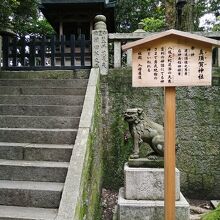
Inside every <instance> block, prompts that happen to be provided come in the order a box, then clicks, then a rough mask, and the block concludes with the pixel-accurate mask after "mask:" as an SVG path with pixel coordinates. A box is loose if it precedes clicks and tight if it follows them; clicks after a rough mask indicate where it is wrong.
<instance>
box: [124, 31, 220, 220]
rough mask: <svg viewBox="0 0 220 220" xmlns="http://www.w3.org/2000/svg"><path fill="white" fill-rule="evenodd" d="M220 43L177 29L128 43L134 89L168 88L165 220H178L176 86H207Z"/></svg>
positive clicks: (165, 105) (166, 92) (165, 104)
mask: <svg viewBox="0 0 220 220" xmlns="http://www.w3.org/2000/svg"><path fill="white" fill-rule="evenodd" d="M213 46H220V42H219V41H216V40H213V39H209V38H205V37H201V36H199V35H194V34H190V33H186V32H182V31H177V30H169V31H165V32H162V33H159V34H155V35H151V36H149V37H146V38H144V39H142V40H138V41H135V42H132V43H128V44H126V45H124V46H123V47H122V49H123V50H128V49H132V56H133V60H132V84H133V87H165V90H164V110H165V119H164V125H165V126H164V127H165V148H164V170H165V172H164V173H165V177H164V178H165V201H164V202H165V212H164V216H165V220H175V219H176V214H175V161H176V155H175V153H176V129H175V127H176V118H175V114H176V113H175V110H176V98H175V97H176V90H175V87H176V86H206V85H211V79H212V77H211V76H212V74H211V72H212V47H213Z"/></svg>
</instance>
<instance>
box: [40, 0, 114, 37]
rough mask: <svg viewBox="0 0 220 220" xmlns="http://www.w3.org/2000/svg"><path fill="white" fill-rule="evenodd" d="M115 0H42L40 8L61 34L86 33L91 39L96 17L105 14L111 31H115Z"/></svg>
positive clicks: (77, 34) (78, 34) (77, 35)
mask: <svg viewBox="0 0 220 220" xmlns="http://www.w3.org/2000/svg"><path fill="white" fill-rule="evenodd" d="M114 8H115V1H113V0H41V4H40V10H41V12H42V13H43V14H44V16H45V17H46V19H47V20H48V22H49V23H50V24H51V25H52V27H53V28H54V30H55V31H56V32H57V34H59V35H66V36H67V37H68V36H70V35H71V34H75V35H76V37H79V36H80V35H81V34H85V36H86V39H90V38H91V37H90V36H91V32H92V29H93V24H94V18H95V16H96V15H98V14H102V15H105V16H106V18H107V27H108V31H109V32H114V29H115V21H114Z"/></svg>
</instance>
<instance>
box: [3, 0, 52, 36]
mask: <svg viewBox="0 0 220 220" xmlns="http://www.w3.org/2000/svg"><path fill="white" fill-rule="evenodd" d="M40 17H42V16H41V14H40V13H39V11H38V0H2V1H0V23H1V28H0V29H1V30H5V29H10V30H12V31H14V32H15V33H17V34H18V35H26V34H30V35H43V34H52V33H53V32H54V31H53V28H52V27H51V26H50V24H49V23H48V22H47V21H46V20H45V19H40Z"/></svg>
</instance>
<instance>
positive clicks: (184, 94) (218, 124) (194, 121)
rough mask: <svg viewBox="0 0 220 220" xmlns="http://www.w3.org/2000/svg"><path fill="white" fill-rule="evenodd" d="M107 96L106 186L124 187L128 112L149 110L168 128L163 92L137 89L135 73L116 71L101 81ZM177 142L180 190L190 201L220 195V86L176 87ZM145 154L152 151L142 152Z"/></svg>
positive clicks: (128, 144) (149, 115)
mask: <svg viewBox="0 0 220 220" xmlns="http://www.w3.org/2000/svg"><path fill="white" fill-rule="evenodd" d="M101 82H102V91H103V96H104V99H103V100H104V109H103V111H104V124H105V126H104V134H105V140H106V143H105V153H104V158H105V159H104V161H105V165H104V168H105V178H104V186H105V187H109V188H115V189H118V188H119V187H120V186H123V165H124V162H126V161H127V159H128V156H129V154H130V152H131V150H132V142H131V138H130V135H129V131H128V126H127V124H126V122H124V120H123V111H124V110H126V109H127V108H131V107H142V108H144V110H145V112H146V114H147V116H148V117H150V118H151V119H153V120H154V121H156V122H158V123H160V124H162V123H163V89H162V88H132V87H131V70H129V69H128V70H127V69H114V70H111V71H110V73H109V75H108V76H103V77H102V81H101ZM177 137H178V140H179V143H180V150H179V151H178V153H177V167H178V169H179V170H180V171H181V191H183V193H184V194H185V195H186V196H190V197H196V198H199V197H203V198H205V197H207V198H219V196H220V148H219V144H220V87H219V86H212V87H192V88H186V87H184V88H177ZM142 151H143V152H142V153H143V154H146V151H147V148H146V149H145V147H143V149H142Z"/></svg>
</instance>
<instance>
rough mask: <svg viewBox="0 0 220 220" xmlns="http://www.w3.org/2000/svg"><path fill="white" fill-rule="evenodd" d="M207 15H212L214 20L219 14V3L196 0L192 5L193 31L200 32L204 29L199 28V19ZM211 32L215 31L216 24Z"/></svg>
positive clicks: (217, 0)
mask: <svg viewBox="0 0 220 220" xmlns="http://www.w3.org/2000/svg"><path fill="white" fill-rule="evenodd" d="M207 13H212V14H214V15H215V16H216V18H217V17H218V16H219V14H220V3H219V0H197V1H196V3H195V5H194V11H193V17H194V27H195V30H200V31H202V30H203V29H204V28H203V27H201V28H199V18H201V17H202V16H203V15H205V14H207ZM213 28H214V29H213V31H217V30H219V29H218V24H215V25H214V27H213Z"/></svg>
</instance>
